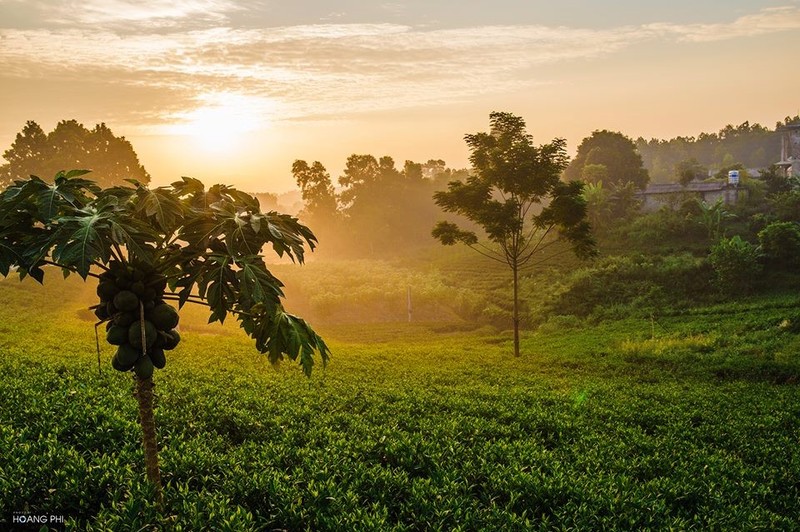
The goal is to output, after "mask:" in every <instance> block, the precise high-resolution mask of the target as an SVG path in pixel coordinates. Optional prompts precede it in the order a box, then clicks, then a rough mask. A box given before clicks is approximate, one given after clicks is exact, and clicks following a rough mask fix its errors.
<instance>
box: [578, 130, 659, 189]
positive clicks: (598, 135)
mask: <svg viewBox="0 0 800 532" xmlns="http://www.w3.org/2000/svg"><path fill="white" fill-rule="evenodd" d="M595 165H602V166H603V167H605V170H602V171H601V173H602V174H603V175H604V176H605V179H603V181H606V180H607V181H608V183H609V184H612V183H613V184H618V185H627V184H628V183H632V184H633V185H634V186H635V187H636V188H645V187H646V186H647V183H648V182H649V180H650V177H649V175H648V173H647V170H645V169H644V167H643V165H642V157H641V156H640V155H639V153H638V152H637V151H636V145H635V144H634V143H633V141H632V140H631V139H629V138H628V137H626V136H625V135H623V134H622V133H618V132H616V131H608V130H606V129H604V130H602V131H595V132H593V133H592V135H591V136H589V137H587V138H585V139H583V141H582V142H581V144H580V145H579V146H578V153H577V154H576V156H575V159H573V160H572V162H571V163H570V164H569V166H568V167H567V169H566V171H565V172H564V175H565V176H566V177H567V179H570V180H572V181H579V180H582V179H583V178H584V177H585V176H592V175H596V174H597V173H598V170H600V169H599V168H598V167H597V166H595ZM587 166H588V167H589V169H586V167H587ZM593 182H596V180H595V181H593Z"/></svg>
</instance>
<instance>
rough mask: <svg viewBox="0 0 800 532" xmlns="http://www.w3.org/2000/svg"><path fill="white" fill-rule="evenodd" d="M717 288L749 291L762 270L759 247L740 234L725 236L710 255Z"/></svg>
mask: <svg viewBox="0 0 800 532" xmlns="http://www.w3.org/2000/svg"><path fill="white" fill-rule="evenodd" d="M708 260H709V262H710V263H711V267H712V268H713V269H714V274H715V283H716V285H717V288H719V289H720V291H722V292H724V293H729V294H731V293H736V292H742V291H743V292H749V291H750V289H751V288H752V286H753V282H754V280H755V278H756V275H757V274H758V273H759V272H760V270H761V265H760V263H759V252H758V249H757V248H756V247H755V246H753V245H752V244H751V243H750V242H747V241H746V240H742V239H741V238H740V237H739V236H738V235H737V236H734V237H733V238H723V239H722V240H720V241H719V242H717V243H716V244H715V245H714V246H713V247H712V248H711V253H710V254H709V257H708Z"/></svg>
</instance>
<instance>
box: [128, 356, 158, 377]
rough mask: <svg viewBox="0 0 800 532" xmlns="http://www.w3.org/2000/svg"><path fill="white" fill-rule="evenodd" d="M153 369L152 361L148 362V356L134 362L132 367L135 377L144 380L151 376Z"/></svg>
mask: <svg viewBox="0 0 800 532" xmlns="http://www.w3.org/2000/svg"><path fill="white" fill-rule="evenodd" d="M153 367H154V366H153V361H152V360H150V357H149V356H147V355H145V356H143V357H141V358H140V359H139V360H137V361H136V364H134V365H133V371H135V372H136V376H137V377H139V378H140V379H142V380H146V379H149V378H150V377H152V376H153Z"/></svg>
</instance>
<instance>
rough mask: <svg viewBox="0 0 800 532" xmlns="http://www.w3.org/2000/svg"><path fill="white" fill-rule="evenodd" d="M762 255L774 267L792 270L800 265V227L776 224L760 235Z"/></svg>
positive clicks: (784, 223)
mask: <svg viewBox="0 0 800 532" xmlns="http://www.w3.org/2000/svg"><path fill="white" fill-rule="evenodd" d="M758 242H759V245H760V246H761V253H763V256H764V259H766V260H767V261H768V262H769V263H770V264H772V265H773V266H778V267H783V268H790V267H794V266H797V265H798V264H800V225H798V223H797V222H774V223H771V224H769V225H768V226H766V227H765V228H764V229H762V230H761V231H759V233H758Z"/></svg>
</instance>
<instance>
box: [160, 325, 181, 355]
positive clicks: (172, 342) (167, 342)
mask: <svg viewBox="0 0 800 532" xmlns="http://www.w3.org/2000/svg"><path fill="white" fill-rule="evenodd" d="M164 334H165V336H164V337H163V338H164V345H163V346H162V347H163V348H164V350H165V351H170V350H172V349H175V347H177V345H178V344H179V343H180V341H181V335H180V333H179V332H178V331H177V330H175V329H172V330H171V331H168V332H166V333H164Z"/></svg>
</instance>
